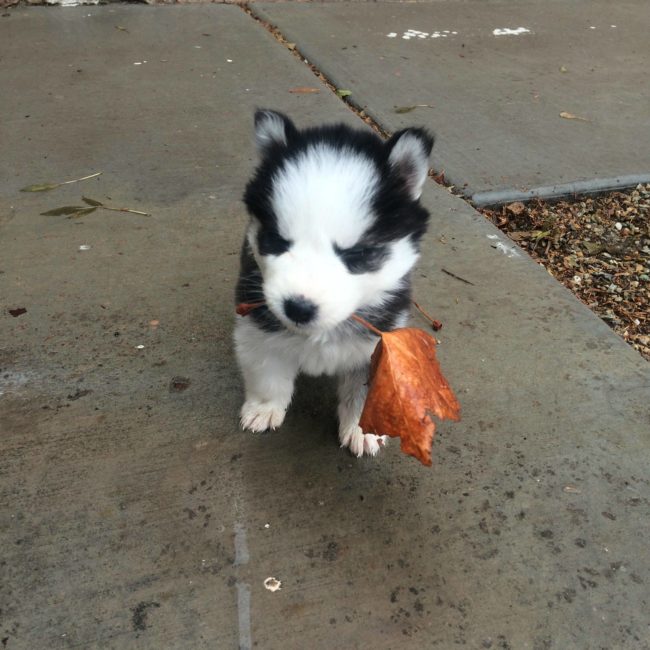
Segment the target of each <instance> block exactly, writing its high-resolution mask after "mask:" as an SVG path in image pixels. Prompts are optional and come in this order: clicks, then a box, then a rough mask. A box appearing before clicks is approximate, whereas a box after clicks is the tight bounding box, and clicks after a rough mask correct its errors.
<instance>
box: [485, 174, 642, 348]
mask: <svg viewBox="0 0 650 650" xmlns="http://www.w3.org/2000/svg"><path fill="white" fill-rule="evenodd" d="M483 213H484V214H485V215H486V216H487V217H488V218H489V219H490V220H491V221H492V222H493V223H494V224H495V225H497V226H498V227H499V228H500V229H501V230H503V231H504V232H506V233H507V235H508V236H509V237H510V238H511V239H513V240H514V241H516V242H517V244H519V246H521V247H522V248H524V249H525V250H527V251H528V252H529V253H530V254H531V256H532V257H534V258H535V259H536V260H538V261H539V262H541V263H542V264H543V265H544V266H545V267H546V268H547V269H548V271H549V272H550V273H551V274H552V275H553V276H554V277H555V278H557V279H558V280H559V281H560V282H562V283H563V284H564V285H565V286H567V287H568V288H569V289H571V290H572V291H573V292H574V293H575V294H576V296H578V298H580V300H582V301H583V302H584V303H585V304H586V305H587V306H588V307H590V308H591V309H593V311H595V312H596V313H597V314H598V315H599V316H600V317H601V318H602V319H603V320H605V322H607V323H608V324H609V325H610V327H612V328H613V329H614V330H615V331H616V332H617V333H618V334H619V335H620V336H622V337H623V338H624V339H625V340H626V341H627V342H628V343H630V344H631V345H632V346H633V347H634V348H636V349H637V350H638V351H639V352H640V353H641V354H642V355H643V356H644V357H645V358H646V359H648V360H650V185H638V186H637V187H636V188H635V189H634V190H631V191H627V192H613V193H611V194H607V195H604V196H599V197H595V198H583V199H579V200H575V201H560V202H558V203H547V202H544V201H539V200H536V201H532V202H530V203H528V204H525V205H524V204H523V203H511V204H509V205H505V206H503V207H501V208H499V209H498V210H483Z"/></svg>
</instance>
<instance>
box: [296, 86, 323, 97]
mask: <svg viewBox="0 0 650 650" xmlns="http://www.w3.org/2000/svg"><path fill="white" fill-rule="evenodd" d="M289 92H290V93H293V94H294V95H311V94H314V93H319V92H320V88H311V87H309V86H298V88H289Z"/></svg>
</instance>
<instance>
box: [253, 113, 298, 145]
mask: <svg viewBox="0 0 650 650" xmlns="http://www.w3.org/2000/svg"><path fill="white" fill-rule="evenodd" d="M296 133H297V131H296V127H295V126H294V124H293V122H292V121H291V120H290V119H289V118H288V117H287V116H286V115H283V114H282V113H278V112H277V111H271V110H267V109H263V110H259V111H255V142H256V143H257V149H258V151H259V152H260V154H261V155H264V154H265V153H266V152H267V151H268V150H269V149H270V148H271V147H272V146H273V145H280V146H285V147H286V145H287V143H288V142H289V140H290V139H291V138H292V137H293V136H294V135H295V134H296Z"/></svg>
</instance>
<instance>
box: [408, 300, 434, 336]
mask: <svg viewBox="0 0 650 650" xmlns="http://www.w3.org/2000/svg"><path fill="white" fill-rule="evenodd" d="M411 302H412V303H413V305H414V306H415V308H416V309H417V310H418V311H419V312H420V313H421V314H422V316H424V317H425V318H426V319H427V320H428V321H429V324H430V325H431V327H432V329H433V330H434V331H435V332H437V331H438V330H441V329H442V323H441V322H440V321H439V320H435V319H434V318H431V316H429V314H427V312H426V311H424V309H422V307H420V305H418V303H417V302H415V300H412V301H411Z"/></svg>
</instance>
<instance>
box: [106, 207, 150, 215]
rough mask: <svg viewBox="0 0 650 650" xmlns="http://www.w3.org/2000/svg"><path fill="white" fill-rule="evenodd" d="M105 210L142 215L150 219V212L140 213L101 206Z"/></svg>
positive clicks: (129, 209)
mask: <svg viewBox="0 0 650 650" xmlns="http://www.w3.org/2000/svg"><path fill="white" fill-rule="evenodd" d="M101 207H102V209H103V210H112V211H113V212H130V213H131V214H141V215H142V216H143V217H150V216H151V214H149V213H148V212H140V210H131V208H111V207H110V206H108V205H102V206H101Z"/></svg>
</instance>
